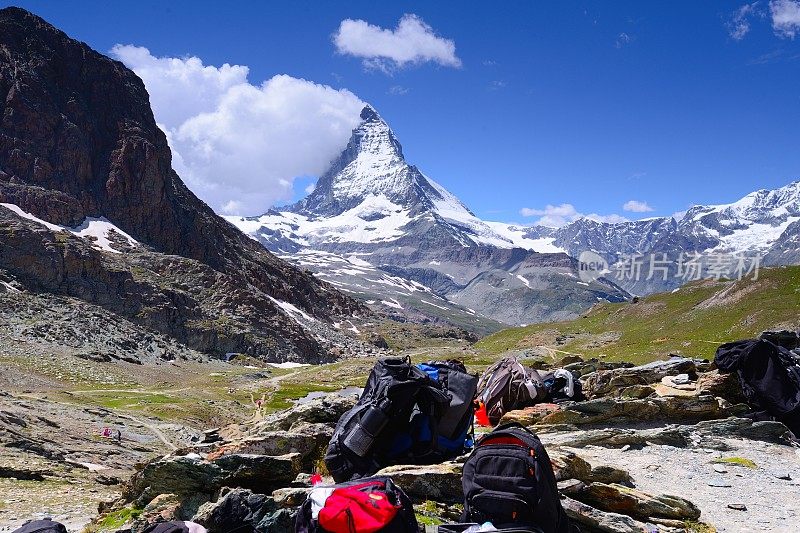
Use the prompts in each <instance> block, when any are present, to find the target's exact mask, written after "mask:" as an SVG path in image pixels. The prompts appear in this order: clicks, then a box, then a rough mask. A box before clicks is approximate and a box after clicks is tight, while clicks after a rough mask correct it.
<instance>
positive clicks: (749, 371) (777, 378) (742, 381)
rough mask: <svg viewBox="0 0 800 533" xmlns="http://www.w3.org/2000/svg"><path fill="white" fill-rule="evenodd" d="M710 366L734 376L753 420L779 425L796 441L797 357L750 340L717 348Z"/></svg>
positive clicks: (799, 424)
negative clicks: (790, 432)
mask: <svg viewBox="0 0 800 533" xmlns="http://www.w3.org/2000/svg"><path fill="white" fill-rule="evenodd" d="M714 362H715V363H716V364H717V366H718V367H719V369H720V370H722V371H725V372H736V374H737V375H738V377H739V385H740V386H741V387H742V392H743V393H744V396H745V398H747V403H748V404H750V406H751V407H752V408H753V409H755V410H756V413H755V415H754V418H755V419H757V420H768V419H769V420H771V419H775V420H778V421H780V422H783V423H784V424H786V426H787V427H788V428H789V429H790V430H791V431H792V433H794V434H795V436H796V437H798V438H800V355H798V354H796V353H795V352H793V351H790V350H788V349H786V348H784V347H782V346H778V345H777V344H773V343H772V342H769V341H766V340H757V339H750V340H743V341H736V342H729V343H727V344H723V345H721V346H720V347H719V348H717V352H716V354H715V356H714Z"/></svg>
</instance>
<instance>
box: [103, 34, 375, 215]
mask: <svg viewBox="0 0 800 533" xmlns="http://www.w3.org/2000/svg"><path fill="white" fill-rule="evenodd" d="M111 54H112V55H113V56H115V57H116V58H117V59H119V60H121V61H122V62H123V63H125V64H126V65H127V66H128V67H129V68H131V69H132V70H133V71H134V72H136V73H137V74H138V75H139V76H140V77H141V78H142V79H143V80H144V83H145V86H146V88H147V91H148V92H149V93H150V101H151V104H152V106H153V112H154V114H155V117H156V120H157V121H158V123H159V127H161V129H163V130H164V131H165V132H166V134H167V139H168V141H169V144H170V148H171V149H172V166H173V168H175V170H176V171H177V172H178V174H179V175H180V176H181V178H182V179H183V180H184V181H185V182H186V184H187V185H188V186H189V188H191V189H192V191H193V192H194V193H195V194H197V195H198V196H199V197H200V198H201V199H202V200H204V201H205V202H207V203H208V204H209V205H210V206H211V207H212V208H213V209H214V210H216V211H219V212H222V213H226V214H260V213H262V212H264V211H266V209H267V208H269V207H270V206H271V205H273V204H274V203H275V202H278V201H285V200H290V199H291V198H292V192H293V190H292V183H293V181H294V178H295V177H296V176H302V175H318V174H320V173H322V172H323V171H324V170H325V169H326V167H327V166H328V164H329V163H330V161H331V160H332V159H333V158H335V157H336V156H337V155H338V154H339V152H340V151H341V150H342V149H343V148H344V146H345V145H346V144H347V140H348V139H349V137H350V133H351V130H352V129H353V128H354V127H355V126H356V125H357V124H358V122H359V120H360V119H359V113H360V111H361V109H362V107H363V106H364V102H362V101H361V100H360V99H359V98H358V97H357V96H355V95H354V94H353V93H351V92H350V91H348V90H345V89H341V90H336V89H333V88H331V87H329V86H327V85H321V84H317V83H313V82H311V81H307V80H303V79H298V78H293V77H291V76H287V75H278V76H274V77H272V78H271V79H269V80H266V81H264V82H263V83H261V84H260V85H253V84H251V83H250V82H248V80H247V75H248V68H247V67H246V66H241V65H233V66H231V65H228V64H225V65H222V66H221V67H214V66H207V65H203V62H202V61H201V60H200V59H199V58H197V57H184V58H169V57H167V58H158V57H154V56H153V55H152V54H150V51H149V50H148V49H147V48H142V47H135V46H122V45H117V46H115V47H114V48H113V49H112V50H111Z"/></svg>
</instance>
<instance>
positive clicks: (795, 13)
mask: <svg viewBox="0 0 800 533" xmlns="http://www.w3.org/2000/svg"><path fill="white" fill-rule="evenodd" d="M769 12H770V15H771V16H772V29H773V31H775V34H776V35H777V36H778V37H785V38H787V39H794V38H795V36H796V35H797V34H798V33H800V0H771V1H770V3H769Z"/></svg>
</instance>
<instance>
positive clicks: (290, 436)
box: [90, 359, 800, 533]
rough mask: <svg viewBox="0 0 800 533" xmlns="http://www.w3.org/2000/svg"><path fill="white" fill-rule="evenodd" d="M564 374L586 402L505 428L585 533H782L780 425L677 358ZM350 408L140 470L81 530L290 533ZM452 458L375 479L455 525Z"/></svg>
mask: <svg viewBox="0 0 800 533" xmlns="http://www.w3.org/2000/svg"><path fill="white" fill-rule="evenodd" d="M569 368H570V369H572V370H573V371H574V372H576V373H577V374H580V375H581V376H582V380H583V382H584V383H585V389H586V392H587V395H588V397H589V399H588V400H587V401H585V402H580V403H565V404H560V405H552V404H542V405H538V406H535V407H531V408H527V409H524V410H520V411H513V412H511V413H509V414H507V415H506V417H505V420H506V421H512V420H513V421H517V422H520V423H522V424H525V425H527V426H530V427H532V428H533V429H534V430H535V431H537V432H538V433H539V434H540V435H541V437H542V439H543V441H544V442H545V444H546V446H547V447H548V450H549V451H550V453H551V457H552V459H553V462H554V466H555V470H556V476H557V478H558V480H559V488H560V490H561V493H562V497H563V502H564V506H565V507H566V509H567V512H568V514H569V515H570V516H571V517H572V518H573V519H574V520H575V521H577V522H578V523H579V524H580V525H581V526H582V528H583V530H584V531H588V532H593V531H602V532H613V533H625V532H631V533H632V532H641V531H648V532H654V531H659V532H673V531H687V530H688V531H704V532H709V531H715V530H716V531H720V532H725V531H791V527H792V526H790V525H789V524H793V523H796V520H797V511H796V509H795V504H796V502H797V501H798V497H800V486H798V481H797V479H800V472H799V471H798V470H800V469H798V455H797V453H796V449H797V448H795V447H794V445H793V444H792V442H791V440H790V434H789V433H788V430H787V428H786V427H785V426H783V425H782V424H780V423H778V422H753V421H752V420H750V419H748V418H747V417H746V416H747V414H748V408H747V406H746V405H744V404H743V403H741V397H740V395H739V391H738V384H737V383H736V381H735V378H733V377H732V376H726V375H721V374H719V373H718V372H717V371H716V370H713V369H712V368H711V365H710V364H708V363H700V362H696V361H692V360H687V359H673V360H670V361H666V362H657V363H653V364H650V365H645V366H641V367H633V368H631V367H626V366H625V365H620V364H611V363H598V362H588V363H584V362H581V361H576V362H574V363H572V364H571V365H569ZM354 403H355V397H347V396H341V395H339V394H329V395H327V396H324V397H322V398H318V399H315V400H313V401H310V402H306V403H302V404H298V405H296V406H295V407H292V408H290V409H286V410H282V411H279V412H276V413H273V414H271V415H269V416H267V417H265V418H264V419H263V420H260V421H258V422H255V423H251V424H237V425H232V426H229V427H225V428H222V429H220V430H219V431H218V432H215V433H210V434H205V435H204V438H203V439H202V441H201V442H197V443H193V444H191V445H187V446H184V447H181V448H180V449H177V450H174V451H171V452H170V453H168V454H167V455H163V456H160V457H158V458H157V459H154V460H151V461H149V462H147V463H145V464H141V465H139V466H138V469H137V471H136V473H135V474H134V475H133V476H132V478H131V479H130V480H128V481H127V482H125V483H124V485H123V486H122V488H121V490H120V492H119V496H118V497H117V498H116V499H114V500H113V501H108V502H107V503H104V504H103V505H102V506H101V511H102V517H101V518H100V519H99V520H97V521H96V522H95V524H94V525H93V526H91V528H90V529H93V530H104V529H106V530H115V529H117V528H122V527H125V528H131V529H132V530H133V531H134V532H135V531H137V530H139V529H140V528H141V527H142V526H143V525H144V524H146V523H148V522H152V521H158V520H167V519H173V518H179V519H193V520H195V521H197V522H200V523H201V524H204V525H205V526H206V527H208V528H209V529H210V530H211V531H230V530H233V529H235V528H237V527H241V526H243V525H245V524H248V525H253V526H259V527H261V528H264V530H267V531H276V532H277V531H292V525H291V524H292V523H293V516H294V513H295V510H296V508H297V506H299V505H300V504H301V503H302V501H303V499H304V498H305V495H306V494H307V492H308V490H309V488H310V485H309V478H310V474H311V473H312V472H314V471H316V470H318V469H319V468H320V466H321V463H320V460H319V458H320V457H321V455H322V453H323V450H324V448H325V447H326V445H327V443H328V440H329V438H330V436H331V435H332V432H333V427H334V425H335V423H336V421H337V420H338V418H339V417H340V416H341V415H342V414H343V413H344V412H346V411H347V409H349V408H350V407H351V406H352V405H353V404H354ZM463 459H464V458H463V457H462V458H459V459H457V460H455V461H451V462H447V463H443V464H438V465H429V466H402V465H401V466H393V467H390V468H387V469H385V470H384V471H383V473H385V474H389V475H391V476H392V477H393V478H394V479H395V481H396V482H397V483H398V484H399V485H400V486H401V487H403V488H404V489H405V490H406V492H407V493H408V494H409V496H410V497H411V498H412V499H413V501H414V503H415V506H416V509H417V512H418V516H419V517H420V521H421V522H422V523H423V524H426V525H433V524H437V523H440V522H441V521H448V520H454V519H455V518H457V514H458V512H459V508H460V502H461V499H462V495H461V465H462V463H463ZM787 527H788V529H787Z"/></svg>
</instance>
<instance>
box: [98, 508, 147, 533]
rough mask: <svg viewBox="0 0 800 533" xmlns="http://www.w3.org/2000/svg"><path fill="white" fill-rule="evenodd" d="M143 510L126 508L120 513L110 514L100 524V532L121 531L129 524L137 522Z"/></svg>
mask: <svg viewBox="0 0 800 533" xmlns="http://www.w3.org/2000/svg"><path fill="white" fill-rule="evenodd" d="M141 514H142V509H139V508H136V507H125V508H123V509H120V510H119V511H114V512H111V513H108V514H107V515H106V516H104V517H103V519H102V520H101V521H100V523H99V524H98V528H99V530H100V531H104V530H115V529H119V528H121V527H122V526H124V525H125V524H127V523H128V522H131V521H133V520H136V519H137V518H139V516H141Z"/></svg>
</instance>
